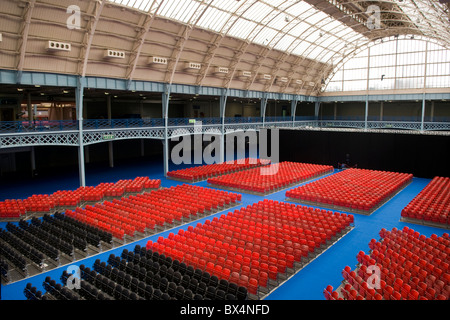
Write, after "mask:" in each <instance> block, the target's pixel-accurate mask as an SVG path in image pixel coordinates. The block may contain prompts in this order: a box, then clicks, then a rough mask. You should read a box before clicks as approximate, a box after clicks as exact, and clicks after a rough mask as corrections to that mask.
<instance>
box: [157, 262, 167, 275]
mask: <svg viewBox="0 0 450 320" xmlns="http://www.w3.org/2000/svg"><path fill="white" fill-rule="evenodd" d="M159 275H160V276H161V278H165V277H166V276H167V266H165V265H161V267H160V268H159Z"/></svg>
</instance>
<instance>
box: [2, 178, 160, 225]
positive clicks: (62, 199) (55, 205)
mask: <svg viewBox="0 0 450 320" xmlns="http://www.w3.org/2000/svg"><path fill="white" fill-rule="evenodd" d="M160 186H161V180H160V179H150V178H149V177H136V178H134V179H128V180H119V181H117V182H116V183H112V182H111V183H100V184H98V185H97V186H86V187H79V188H77V189H76V190H58V191H56V192H54V193H52V194H35V195H32V196H30V197H28V198H26V199H23V200H22V199H6V200H4V201H1V202H0V219H4V220H8V221H9V220H19V219H20V218H24V217H27V216H28V214H29V215H30V216H34V215H35V214H38V213H40V214H45V213H48V214H52V213H54V212H55V211H58V210H66V209H74V208H75V207H80V206H82V205H86V204H95V203H97V202H101V201H103V200H104V199H105V198H106V197H108V198H109V199H110V198H120V197H122V196H124V195H126V194H131V193H139V192H144V191H151V190H153V189H159V188H160Z"/></svg>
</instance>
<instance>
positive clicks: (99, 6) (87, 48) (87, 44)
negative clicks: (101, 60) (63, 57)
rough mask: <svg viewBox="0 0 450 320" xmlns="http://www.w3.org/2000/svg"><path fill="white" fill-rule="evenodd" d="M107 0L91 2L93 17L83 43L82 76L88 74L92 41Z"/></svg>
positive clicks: (81, 51) (80, 71)
mask: <svg viewBox="0 0 450 320" xmlns="http://www.w3.org/2000/svg"><path fill="white" fill-rule="evenodd" d="M105 4H106V0H95V1H93V2H91V4H90V5H89V8H91V7H93V8H92V14H91V18H90V20H89V22H88V24H87V27H86V33H85V35H84V38H83V42H82V44H81V50H80V57H79V65H78V73H79V75H80V76H81V77H85V76H86V71H87V65H88V61H89V54H90V52H91V46H92V41H93V39H94V35H95V30H96V29H97V24H98V21H99V20H100V17H101V14H102V11H103V8H104V6H105Z"/></svg>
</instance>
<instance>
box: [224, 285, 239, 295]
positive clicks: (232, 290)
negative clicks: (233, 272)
mask: <svg viewBox="0 0 450 320" xmlns="http://www.w3.org/2000/svg"><path fill="white" fill-rule="evenodd" d="M237 290H238V285H237V284H236V283H233V282H230V283H228V291H227V292H228V293H230V294H232V295H234V296H235V295H236V294H237Z"/></svg>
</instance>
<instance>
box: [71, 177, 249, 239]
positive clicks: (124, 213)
mask: <svg viewBox="0 0 450 320" xmlns="http://www.w3.org/2000/svg"><path fill="white" fill-rule="evenodd" d="M240 200H241V195H238V194H234V193H229V192H225V191H221V190H213V189H207V188H204V187H199V186H192V185H187V184H184V185H180V186H176V187H171V188H166V189H159V190H154V191H151V192H148V193H143V194H137V195H132V196H129V197H127V198H125V197H122V198H121V199H113V200H112V201H105V202H103V203H101V204H100V203H97V204H95V205H88V206H86V207H85V208H84V209H81V208H76V209H75V210H67V211H66V215H68V216H70V217H72V218H75V219H78V220H81V221H83V222H86V223H88V224H90V225H93V226H96V227H99V228H100V229H102V230H105V231H108V232H111V233H112V234H113V236H114V237H116V238H118V239H122V240H123V238H124V236H125V235H129V236H130V237H134V235H135V232H136V231H138V232H141V233H145V232H146V230H154V229H155V227H156V226H167V225H172V224H173V223H174V222H175V221H179V222H181V221H182V219H183V218H187V219H190V218H191V217H192V216H196V215H197V214H199V213H204V212H205V211H209V210H212V209H221V208H223V207H224V206H225V205H228V204H232V203H236V202H237V201H240Z"/></svg>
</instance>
